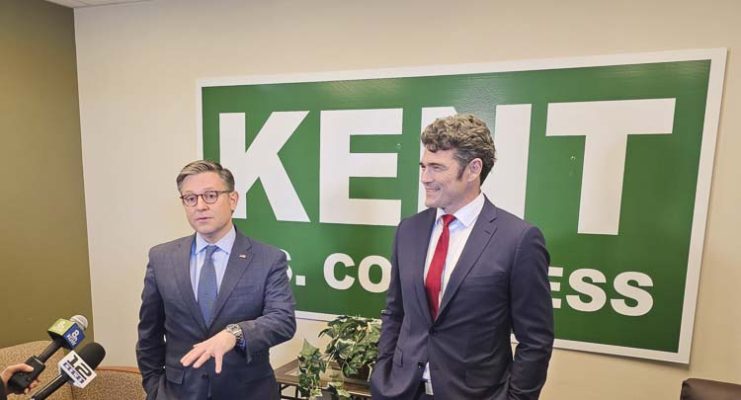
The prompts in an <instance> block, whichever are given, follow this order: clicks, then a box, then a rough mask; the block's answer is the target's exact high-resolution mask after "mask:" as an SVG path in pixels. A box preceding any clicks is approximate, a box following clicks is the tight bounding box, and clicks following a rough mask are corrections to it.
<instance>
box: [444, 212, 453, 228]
mask: <svg viewBox="0 0 741 400" xmlns="http://www.w3.org/2000/svg"><path fill="white" fill-rule="evenodd" d="M453 221H455V215H453V214H445V215H443V224H445V226H449V225H450V223H451V222H453Z"/></svg>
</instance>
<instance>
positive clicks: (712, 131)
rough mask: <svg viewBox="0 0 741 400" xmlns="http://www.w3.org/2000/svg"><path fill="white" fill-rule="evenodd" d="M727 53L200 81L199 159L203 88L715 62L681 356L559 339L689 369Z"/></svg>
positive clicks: (319, 316) (569, 345) (561, 344)
mask: <svg viewBox="0 0 741 400" xmlns="http://www.w3.org/2000/svg"><path fill="white" fill-rule="evenodd" d="M727 53H728V49H727V48H714V49H692V50H675V51H661V52H651V53H626V54H614V55H598V56H586V57H571V58H553V59H538V60H517V61H501V62H493V63H476V64H451V65H435V66H417V67H403V68H380V69H368V70H345V71H327V72H315V73H296V74H280V75H253V76H238V77H221V78H219V77H217V78H204V79H199V80H197V82H196V103H197V104H196V124H197V125H196V135H197V136H196V146H197V154H198V157H199V158H202V157H203V117H202V115H203V103H202V98H201V93H202V90H203V88H206V87H217V86H239V85H258V84H275V83H299V82H328V81H343V80H361V79H379V78H406V77H420V76H440V75H467V74H476V73H493V72H516V71H533V70H545V69H563V68H579V67H601V66H611V65H630V64H647V63H659V62H673V61H697V60H710V76H709V79H708V94H707V99H706V103H705V116H704V125H703V132H702V144H701V149H700V162H699V165H698V174H697V187H696V190H695V204H694V214H693V216H692V230H691V237H690V248H689V255H688V263H687V264H688V265H687V276H686V284H685V288H684V304H683V306H682V322H681V327H680V335H679V346H678V351H677V352H665V351H655V350H646V349H638V348H634V347H623V346H613V345H606V344H597V343H589V342H579V341H572V340H563V339H556V340H555V343H554V346H555V347H556V348H560V349H570V350H581V351H587V352H595V353H603V354H614V355H622V356H629V357H637V358H645V359H652V360H659V361H668V362H675V363H682V364H689V361H690V350H691V345H692V334H693V329H694V320H695V310H696V306H697V294H698V291H699V281H700V267H701V264H702V253H703V246H704V242H705V229H706V225H705V224H706V222H707V214H708V207H709V200H710V185H711V179H712V173H713V164H714V159H715V146H716V140H717V134H718V123H719V119H720V109H721V100H722V97H723V78H724V75H725V67H726V57H727ZM296 316H297V317H298V318H302V319H309V320H320V321H329V320H331V319H333V318H335V317H336V315H333V314H324V313H314V312H307V311H296Z"/></svg>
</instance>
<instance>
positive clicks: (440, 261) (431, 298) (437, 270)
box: [425, 214, 455, 320]
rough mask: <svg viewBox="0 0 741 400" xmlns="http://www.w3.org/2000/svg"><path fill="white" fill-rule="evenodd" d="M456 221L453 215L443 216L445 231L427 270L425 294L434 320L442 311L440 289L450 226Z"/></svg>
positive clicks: (438, 241) (446, 255)
mask: <svg viewBox="0 0 741 400" xmlns="http://www.w3.org/2000/svg"><path fill="white" fill-rule="evenodd" d="M454 220H455V216H453V215H452V214H445V215H443V231H442V232H441V233H440V238H439V239H438V240H437V245H436V246H435V254H434V255H433V256H432V261H431V262H430V268H429V269H428V270H427V279H425V292H427V304H428V305H429V306H430V315H432V319H433V320H435V318H437V311H438V310H439V309H440V288H441V286H442V277H443V267H445V258H447V257H448V244H449V242H450V230H449V229H448V226H449V225H450V223H451V222H453V221H454Z"/></svg>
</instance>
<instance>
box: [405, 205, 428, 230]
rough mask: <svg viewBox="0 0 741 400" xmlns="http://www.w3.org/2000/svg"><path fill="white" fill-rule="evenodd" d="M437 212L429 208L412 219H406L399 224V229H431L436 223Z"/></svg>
mask: <svg viewBox="0 0 741 400" xmlns="http://www.w3.org/2000/svg"><path fill="white" fill-rule="evenodd" d="M436 215H437V210H436V209H434V208H428V209H425V210H422V211H420V212H418V213H416V214H414V215H412V216H410V217H406V218H404V219H402V220H401V222H399V229H402V227H403V228H404V229H410V228H411V229H418V228H420V227H429V226H431V224H432V223H433V222H434V221H435V216H436Z"/></svg>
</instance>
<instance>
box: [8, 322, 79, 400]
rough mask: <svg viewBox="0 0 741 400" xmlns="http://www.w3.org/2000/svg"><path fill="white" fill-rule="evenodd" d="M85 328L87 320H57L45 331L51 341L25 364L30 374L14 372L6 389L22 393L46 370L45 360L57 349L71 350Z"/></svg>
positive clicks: (77, 342)
mask: <svg viewBox="0 0 741 400" xmlns="http://www.w3.org/2000/svg"><path fill="white" fill-rule="evenodd" d="M86 328H87V318H85V317H83V316H82V315H75V316H73V317H72V318H70V319H68V320H67V319H58V320H57V322H55V323H54V324H53V325H52V326H51V327H50V328H49V329H48V331H47V333H48V334H49V336H50V337H51V339H52V342H51V344H49V345H48V346H47V347H46V349H44V351H43V352H41V354H40V355H39V356H31V357H30V358H29V359H28V360H26V364H28V365H30V366H31V367H32V368H33V371H31V372H16V373H15V374H13V376H12V377H11V378H10V380H9V381H8V389H10V391H12V392H15V393H22V392H23V391H24V390H26V388H27V387H29V386H30V385H31V382H33V381H34V380H36V378H38V376H39V375H41V372H43V371H44V369H45V368H46V365H44V363H46V360H48V359H49V357H51V356H52V354H54V353H56V352H57V351H58V350H59V349H61V348H62V347H64V348H65V349H69V350H72V349H74V348H75V347H77V345H78V344H80V342H82V341H83V339H85V334H84V333H83V332H84V331H85V329H86Z"/></svg>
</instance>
